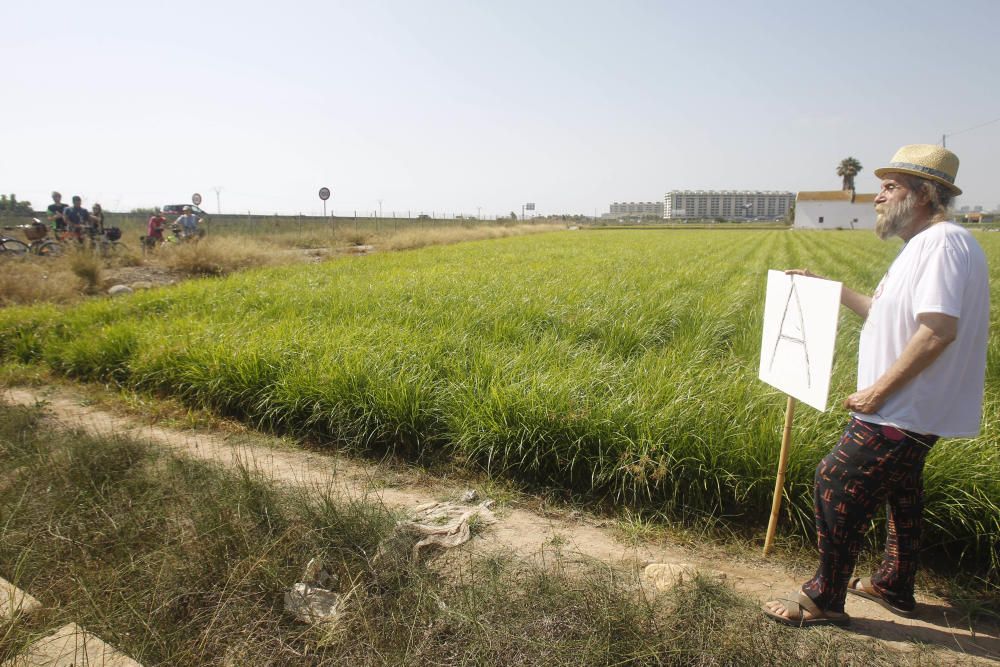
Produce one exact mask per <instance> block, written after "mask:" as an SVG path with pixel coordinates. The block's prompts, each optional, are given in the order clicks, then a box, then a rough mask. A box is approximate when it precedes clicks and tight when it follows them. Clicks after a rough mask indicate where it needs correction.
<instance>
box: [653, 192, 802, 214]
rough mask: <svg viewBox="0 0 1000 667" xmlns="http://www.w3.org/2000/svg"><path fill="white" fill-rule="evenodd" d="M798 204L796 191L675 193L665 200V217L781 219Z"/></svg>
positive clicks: (664, 198) (666, 196)
mask: <svg viewBox="0 0 1000 667" xmlns="http://www.w3.org/2000/svg"><path fill="white" fill-rule="evenodd" d="M794 201H795V193H793V192H774V191H769V190H768V191H760V190H754V191H751V190H671V191H670V192H668V193H667V194H666V195H664V197H663V217H664V218H666V219H669V220H685V219H711V218H722V219H724V220H752V219H755V218H758V219H767V220H777V219H779V218H784V217H785V216H786V215H788V212H789V211H790V210H791V207H792V202H794Z"/></svg>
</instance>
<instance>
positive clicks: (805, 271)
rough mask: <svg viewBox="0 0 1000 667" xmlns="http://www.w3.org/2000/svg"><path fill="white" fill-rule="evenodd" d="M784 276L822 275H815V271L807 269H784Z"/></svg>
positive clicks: (811, 276)
mask: <svg viewBox="0 0 1000 667" xmlns="http://www.w3.org/2000/svg"><path fill="white" fill-rule="evenodd" d="M785 275H786V276H805V277H806V278H822V279H823V280H826V278H823V276H817V275H816V274H815V273H813V272H811V271H810V270H809V269H785Z"/></svg>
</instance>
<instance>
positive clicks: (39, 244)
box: [0, 218, 62, 257]
mask: <svg viewBox="0 0 1000 667" xmlns="http://www.w3.org/2000/svg"><path fill="white" fill-rule="evenodd" d="M4 229H20V230H21V231H22V232H23V233H24V237H25V238H26V239H28V243H25V242H23V241H19V240H17V239H14V238H9V237H6V236H0V253H2V254H4V255H13V256H21V255H27V254H28V253H31V254H33V255H39V256H41V257H55V256H57V255H61V254H62V245H61V244H60V243H59V242H58V241H53V240H51V239H48V238H46V237H47V236H48V234H49V228H48V227H47V226H46V225H45V223H43V222H41V221H40V220H38V218H34V222H32V223H31V224H29V225H18V226H17V227H4Z"/></svg>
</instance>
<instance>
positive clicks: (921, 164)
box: [875, 144, 962, 195]
mask: <svg viewBox="0 0 1000 667" xmlns="http://www.w3.org/2000/svg"><path fill="white" fill-rule="evenodd" d="M891 173H900V174H912V175H914V176H920V177H921V178H926V179H928V180H931V181H937V182H938V183H941V184H943V185H945V186H946V187H947V188H948V189H949V190H951V192H952V194H955V195H960V194H962V190H961V189H960V188H958V187H956V186H955V176H956V175H958V156H957V155H955V154H954V153H952V152H951V151H950V150H948V149H947V148H943V147H941V146H935V145H933V144H910V145H909V146H903V147H902V148H900V149H899V150H898V151H896V154H895V155H893V156H892V162H890V163H889V166H887V167H881V168H879V169H876V170H875V176H877V177H878V178H882V177H884V176H885V175H886V174H891Z"/></svg>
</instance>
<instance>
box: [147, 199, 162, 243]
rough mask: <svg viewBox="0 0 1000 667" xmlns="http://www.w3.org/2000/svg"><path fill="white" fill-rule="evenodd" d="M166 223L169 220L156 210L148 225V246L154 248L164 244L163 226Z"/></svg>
mask: <svg viewBox="0 0 1000 667" xmlns="http://www.w3.org/2000/svg"><path fill="white" fill-rule="evenodd" d="M166 222H167V219H166V218H164V217H163V215H162V214H161V213H160V209H156V210H155V211H153V215H151V216H149V222H148V223H146V245H147V246H149V247H150V248H152V247H155V246H156V245H157V244H158V243H163V225H164V224H165V223H166Z"/></svg>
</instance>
